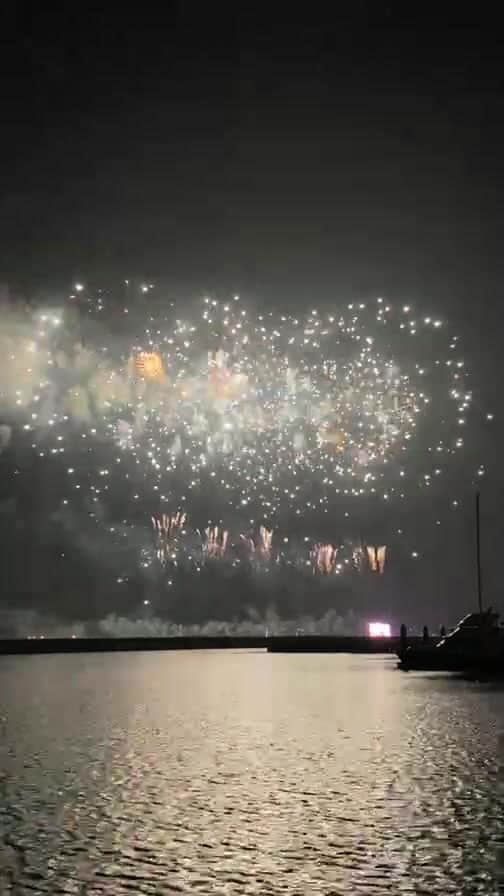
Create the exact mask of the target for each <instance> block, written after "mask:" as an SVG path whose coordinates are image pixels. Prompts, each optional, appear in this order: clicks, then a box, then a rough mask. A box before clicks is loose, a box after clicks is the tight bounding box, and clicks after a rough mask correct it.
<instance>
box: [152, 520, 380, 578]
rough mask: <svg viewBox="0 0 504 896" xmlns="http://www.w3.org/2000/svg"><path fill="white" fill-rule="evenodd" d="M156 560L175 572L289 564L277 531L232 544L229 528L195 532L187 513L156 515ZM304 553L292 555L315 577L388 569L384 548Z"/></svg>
mask: <svg viewBox="0 0 504 896" xmlns="http://www.w3.org/2000/svg"><path fill="white" fill-rule="evenodd" d="M152 527H153V532H154V539H155V546H156V552H155V553H156V558H157V560H158V561H159V562H160V563H161V565H162V566H164V567H167V568H169V569H173V570H174V569H176V568H177V567H178V566H188V565H191V564H192V565H193V566H194V567H195V568H199V569H200V568H201V567H202V566H203V565H204V564H205V563H206V562H208V561H211V560H223V559H227V560H229V561H230V563H231V564H232V565H234V566H237V565H239V564H240V563H243V562H247V563H249V564H251V565H253V566H255V567H256V568H258V569H263V570H267V569H268V568H271V567H272V566H273V565H277V566H278V565H284V564H285V563H287V564H291V560H290V559H289V553H288V551H286V546H285V542H288V539H285V540H283V542H282V543H280V544H277V543H276V542H277V541H278V539H276V541H274V531H273V529H267V528H266V526H260V527H259V530H258V532H257V534H256V535H255V536H254V535H253V534H247V535H244V534H243V533H241V534H240V536H239V539H238V540H237V541H236V542H234V541H233V540H232V539H231V537H230V532H229V530H227V529H224V528H222V527H221V526H218V525H209V526H207V527H205V528H204V529H203V530H201V531H200V530H191V529H190V528H189V527H188V526H187V524H186V514H185V513H181V512H180V511H177V513H174V514H166V513H162V514H159V515H158V516H153V517H152ZM307 541H309V540H308V539H305V550H302V549H300V547H299V546H298V547H297V548H296V551H295V553H294V556H295V558H296V561H295V562H296V565H297V566H298V567H310V569H311V570H312V572H313V573H314V574H318V575H322V576H330V575H339V574H340V573H341V572H342V571H343V570H344V569H345V568H346V567H349V568H350V569H352V570H354V571H357V572H362V571H365V570H369V571H370V572H373V573H383V572H384V569H385V555H386V546H385V545H380V546H378V545H376V546H375V545H357V546H354V545H353V544H352V543H348V542H347V543H346V544H345V543H344V544H341V545H335V544H324V543H321V542H317V543H315V544H314V545H312V546H311V547H310V546H309V545H308V548H307V549H306V542H307Z"/></svg>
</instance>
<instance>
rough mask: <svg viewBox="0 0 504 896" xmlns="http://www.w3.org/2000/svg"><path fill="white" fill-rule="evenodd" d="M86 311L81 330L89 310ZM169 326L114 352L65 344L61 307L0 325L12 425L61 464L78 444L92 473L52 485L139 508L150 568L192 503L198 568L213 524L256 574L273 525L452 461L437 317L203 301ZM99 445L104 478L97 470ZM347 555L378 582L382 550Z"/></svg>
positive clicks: (327, 550) (446, 347)
mask: <svg viewBox="0 0 504 896" xmlns="http://www.w3.org/2000/svg"><path fill="white" fill-rule="evenodd" d="M147 289H148V288H147V287H146V288H145V290H144V291H146V290H147ZM83 291H84V290H83V287H81V286H80V285H79V288H78V292H79V293H82V292H83ZM89 304H90V307H91V309H92V313H93V314H94V315H95V316H96V315H97V314H99V312H100V311H102V310H103V307H104V305H103V300H102V299H101V298H98V299H96V300H94V301H93V302H91V301H90V303H89ZM128 311H129V309H128V308H127V307H124V309H123V312H124V314H127V313H128ZM179 314H180V312H177V310H176V309H173V310H172V309H170V314H169V315H168V316H166V315H164V316H163V314H159V315H157V316H155V315H150V316H149V318H148V321H147V326H146V327H145V329H144V330H143V331H142V332H139V333H136V334H135V335H134V336H133V337H132V338H130V340H129V344H126V343H125V344H124V345H123V346H122V348H121V350H120V351H119V352H118V353H116V354H115V355H114V353H113V351H112V350H111V348H110V345H109V344H107V343H105V344H102V345H97V344H93V345H91V346H90V345H88V344H85V345H84V344H83V343H82V341H79V340H78V339H77V340H76V341H75V342H74V343H72V345H71V346H70V347H69V345H68V340H67V343H66V344H65V341H64V339H62V338H61V333H63V334H64V333H65V327H66V318H65V309H63V311H61V312H51V311H48V312H44V313H38V314H36V315H35V316H34V326H33V333H31V334H30V335H29V336H27V335H26V332H25V330H23V332H20V331H18V329H16V327H14V328H11V330H10V331H8V332H6V333H5V335H4V337H3V340H4V342H5V345H2V346H1V347H2V349H3V350H4V354H5V351H7V353H8V356H9V357H10V358H11V366H10V368H8V370H9V374H8V376H6V375H3V378H2V382H1V383H0V386H1V391H2V393H3V395H2V397H3V401H4V403H5V402H6V401H9V400H10V401H11V403H13V404H14V405H15V406H16V407H17V408H18V409H23V410H24V411H25V412H27V417H25V420H26V422H25V423H24V428H25V430H28V431H29V432H32V433H33V436H34V441H33V447H34V448H35V449H36V450H37V451H38V452H39V454H40V455H41V456H45V455H49V456H52V455H61V454H64V453H65V451H66V452H67V454H68V455H70V456H71V449H70V447H69V445H70V440H71V439H75V438H78V439H80V440H82V441H83V442H84V443H85V447H86V452H87V455H89V454H91V456H92V457H94V458H95V462H94V463H88V464H87V466H86V471H85V475H84V473H82V472H81V471H79V468H78V467H74V466H69V467H68V470H67V473H68V477H69V483H70V486H71V487H72V488H75V489H80V490H81V491H82V490H85V491H86V492H87V497H88V499H89V501H90V502H92V503H95V504H96V503H102V502H106V500H107V495H108V494H109V493H110V490H111V482H112V479H113V478H114V479H115V480H117V479H119V480H122V481H123V482H124V483H125V484H128V485H130V486H131V500H132V501H140V499H142V498H145V497H146V496H147V500H149V498H148V496H149V495H150V496H151V500H152V511H151V516H152V526H153V531H154V538H155V544H156V556H157V559H158V560H159V562H160V563H161V564H163V565H167V564H169V563H170V562H172V561H175V560H176V558H177V556H178V555H179V553H180V550H181V545H182V543H183V542H184V538H185V537H186V535H187V530H186V520H187V517H188V514H191V511H192V504H193V500H196V499H197V500H199V501H200V502H201V501H202V502H203V504H204V505H205V509H207V510H208V511H210V514H208V513H207V515H210V516H211V517H212V518H213V519H214V520H215V519H217V520H219V523H218V524H217V523H215V522H211V521H209V522H208V525H206V526H201V527H199V528H197V527H195V530H194V531H195V532H197V533H198V536H199V539H200V549H201V558H202V560H201V562H205V560H208V559H212V560H214V559H222V558H224V557H225V556H226V555H227V553H228V552H229V550H230V545H231V543H232V542H233V537H234V534H233V535H230V530H229V528H228V526H226V524H222V519H223V518H225V515H226V513H227V514H228V515H229V517H230V519H231V523H232V524H233V525H234V522H235V520H236V519H237V518H238V519H239V523H238V529H237V540H238V541H239V542H240V544H241V548H242V550H244V551H245V553H246V554H247V556H248V557H249V559H250V560H251V561H254V562H256V563H259V564H261V563H262V564H264V565H268V564H270V563H272V562H274V561H275V558H276V559H278V556H279V554H278V553H276V554H275V551H274V550H273V531H274V530H276V529H277V528H278V527H280V528H281V527H282V526H283V527H284V529H285V526H286V525H287V526H288V523H289V520H292V519H295V518H298V519H301V520H313V519H316V518H317V516H320V515H321V514H323V513H326V514H327V513H333V512H335V511H336V512H337V508H338V502H339V501H340V500H342V499H344V500H346V501H353V500H361V499H363V498H364V499H365V498H366V497H369V496H374V497H376V498H377V499H380V500H382V499H383V500H386V501H389V500H393V499H398V500H402V499H404V498H405V497H406V496H407V492H408V489H409V490H411V487H412V486H413V487H414V488H416V487H421V488H427V487H429V486H431V485H432V484H433V482H434V480H435V479H436V478H437V477H439V476H441V475H442V474H443V472H444V466H445V462H446V461H447V460H448V459H449V458H450V456H451V455H453V454H455V453H456V452H457V451H459V449H461V448H462V447H463V444H464V438H463V431H464V428H465V425H466V420H467V415H468V412H469V409H470V405H471V399H472V396H471V392H470V390H469V389H468V387H467V383H466V371H465V365H464V361H463V359H462V358H461V357H460V355H459V352H458V340H457V338H456V337H453V338H451V339H448V340H446V338H445V336H444V332H443V331H444V329H445V328H444V326H443V323H442V321H441V320H440V319H438V318H435V317H433V318H431V317H419V316H418V315H416V314H414V312H413V310H412V308H411V307H410V306H408V305H404V306H402V307H399V308H394V307H392V306H391V305H390V304H389V303H388V302H386V301H385V300H383V299H381V298H379V299H377V300H376V301H374V302H371V303H369V304H364V303H350V304H348V305H347V306H345V307H344V308H342V309H341V310H338V311H336V312H331V313H327V312H326V313H320V312H318V311H317V310H314V309H313V310H311V311H309V312H308V313H307V314H305V315H304V316H296V315H293V314H285V315H283V314H277V313H272V312H271V313H254V314H251V313H250V312H249V311H248V310H247V308H245V307H244V306H243V304H242V303H241V302H240V301H239V299H238V297H235V298H234V299H233V300H232V301H230V302H218V301H217V300H215V299H208V298H207V299H205V300H204V301H203V302H202V306H201V308H200V309H199V311H197V312H196V313H195V314H190V313H188V314H187V315H184V316H182V315H180V316H179ZM426 420H429V421H430V423H431V430H432V431H433V432H434V437H433V440H432V442H430V443H429V444H426V443H425V438H423V439H422V440H421V441H422V457H421V461H420V462H419V451H418V447H417V446H418V433H419V430H420V431H421V429H422V425H423V423H424V421H426ZM432 424H433V425H432ZM104 443H108V444H109V445H110V446H112V448H113V450H114V451H115V452H116V453H115V457H114V459H113V466H112V465H110V464H109V465H107V466H104V465H103V464H102V463H101V462H100V457H101V455H100V446H102V445H103V444H104ZM412 459H414V462H413V461H412ZM214 506H215V507H217V506H218V510H217V511H216V512H215V513H214V512H212V511H213V508H214ZM158 507H161V508H162V511H161V512H160V513H158V512H157V508H158ZM154 508H156V509H154ZM346 515H348V514H346ZM250 532H252V533H253V534H246V533H250ZM254 533H255V534H254ZM233 543H234V542H233ZM349 551H350V553H349V556H348V557H346V558H345V561H344V562H345V563H347V564H348V565H349V566H350V567H351V568H359V567H363V566H366V568H369V569H370V570H372V571H374V572H378V573H382V572H383V570H384V567H385V552H386V548H385V546H383V545H377V546H368V545H360V544H359V545H357V546H356V545H355V544H353V545H351V547H350V549H349ZM235 553H236V552H235ZM238 553H239V552H238ZM342 562H343V561H341V549H340V547H339V546H338V544H332V543H328V542H326V541H323V542H320V541H316V540H314V541H312V543H311V547H309V551H308V557H307V560H306V563H309V564H311V567H312V568H313V570H314V572H316V573H319V574H321V575H330V574H333V573H335V572H339V571H340V569H341V568H342V567H341V563H342Z"/></svg>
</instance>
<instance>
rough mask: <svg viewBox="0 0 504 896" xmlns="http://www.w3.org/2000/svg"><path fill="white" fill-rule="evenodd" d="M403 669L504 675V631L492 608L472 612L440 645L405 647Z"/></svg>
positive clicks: (439, 642)
mask: <svg viewBox="0 0 504 896" xmlns="http://www.w3.org/2000/svg"><path fill="white" fill-rule="evenodd" d="M397 655H398V657H399V660H400V667H401V668H402V669H425V670H430V671H450V672H466V671H471V670H472V669H475V668H481V669H488V670H490V669H491V670H493V671H498V670H500V669H501V668H502V672H503V673H504V629H503V628H502V626H501V625H500V624H499V614H498V613H495V612H494V611H493V610H492V609H491V608H489V609H488V610H486V611H485V612H480V613H469V614H468V615H467V616H465V617H464V618H463V619H461V621H460V622H459V623H458V625H457V626H456V627H455V628H454V629H453V630H452V631H451V632H450V633H449V634H448V635H446V637H444V638H441V640H440V641H438V643H437V644H435V645H432V644H428V643H425V644H420V645H415V646H413V645H410V646H402V647H401V648H400V649H399V650H398V654H397Z"/></svg>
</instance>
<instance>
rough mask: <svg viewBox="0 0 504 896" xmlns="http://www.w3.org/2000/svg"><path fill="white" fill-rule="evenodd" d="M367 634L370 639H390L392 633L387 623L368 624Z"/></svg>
mask: <svg viewBox="0 0 504 896" xmlns="http://www.w3.org/2000/svg"><path fill="white" fill-rule="evenodd" d="M368 634H369V637H370V638H390V637H392V631H391V628H390V623H388V622H368Z"/></svg>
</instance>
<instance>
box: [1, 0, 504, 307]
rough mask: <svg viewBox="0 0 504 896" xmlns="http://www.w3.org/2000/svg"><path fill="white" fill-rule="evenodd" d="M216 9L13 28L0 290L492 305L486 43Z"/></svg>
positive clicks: (62, 19) (496, 176) (486, 31)
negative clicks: (81, 281)
mask: <svg viewBox="0 0 504 896" xmlns="http://www.w3.org/2000/svg"><path fill="white" fill-rule="evenodd" d="M20 6H21V8H22V6H23V5H22V4H21V5H20ZM209 6H212V7H213V5H208V4H207V5H206V6H205V4H195V3H190V2H188V3H183V2H181V3H178V4H173V3H172V4H165V5H164V7H163V12H162V13H161V14H158V16H157V17H156V16H151V15H145V16H144V15H142V10H141V9H135V13H134V15H131V14H127V13H121V15H120V16H117V15H116V14H113V13H103V12H102V11H96V10H95V11H93V9H92V7H93V4H91V10H90V11H89V12H88V10H87V8H86V10H84V9H82V10H81V11H78V12H74V11H73V10H70V9H69V7H68V6H66V7H63V6H62V7H61V9H59V10H57V11H52V12H47V10H43V9H42V8H41V9H40V11H38V12H35V13H30V14H29V15H28V14H25V15H23V13H22V11H21V12H17V11H16V12H10V13H8V14H7V15H6V19H7V21H6V22H5V23H3V26H2V28H1V34H2V38H1V40H2V48H1V66H2V69H3V71H2V79H1V85H2V86H1V90H2V125H3V127H2V133H3V136H2V141H1V143H2V146H1V159H2V167H1V199H0V202H1V204H0V220H1V224H0V227H1V232H0V237H1V249H0V253H1V254H0V275H1V276H2V277H3V278H4V279H8V280H9V281H12V280H16V281H21V282H22V281H28V282H30V283H35V284H37V285H39V284H41V283H44V284H48V283H53V282H54V283H55V284H58V283H59V284H61V283H66V282H67V278H68V277H72V276H74V275H75V273H80V274H81V275H84V274H85V275H87V276H90V275H91V274H92V275H93V276H95V277H100V276H102V277H104V276H106V275H110V276H112V277H113V276H121V277H122V276H126V271H128V272H129V273H130V274H135V273H136V274H138V275H142V274H143V275H146V276H148V277H150V278H158V279H159V278H167V279H169V280H171V281H173V282H174V283H181V284H188V283H191V284H192V283H194V284H195V286H197V287H199V286H213V287H214V288H223V289H233V290H235V289H241V290H254V291H257V293H259V294H261V295H265V294H267V295H268V297H271V298H272V299H273V298H276V299H277V300H286V299H287V300H288V301H297V302H304V300H305V299H306V298H307V297H308V296H309V297H310V299H309V300H310V301H311V298H312V296H313V294H314V293H315V294H316V295H318V296H320V298H321V300H323V299H324V298H325V297H332V296H333V295H334V293H335V292H338V291H341V290H354V291H357V292H362V291H371V292H373V291H376V290H378V291H380V290H381V291H388V292H389V293H390V292H391V291H394V292H396V291H398V292H401V291H405V292H408V293H415V294H417V293H418V294H419V295H422V296H427V297H428V298H429V299H430V298H431V297H432V300H433V302H436V303H437V302H443V303H447V304H448V305H449V306H450V308H451V307H454V308H455V309H457V307H458V306H459V305H460V304H464V305H465V304H467V303H468V302H469V300H474V299H478V300H480V298H481V296H482V294H484V296H485V298H487V299H488V301H489V303H492V301H493V300H496V299H497V296H498V294H499V292H500V283H501V278H502V262H501V251H500V243H501V240H500V236H501V223H502V214H503V213H502V203H501V195H500V180H501V174H502V157H503V153H502V149H503V135H504V130H503V122H502V115H503V106H502V73H503V72H502V63H501V59H500V57H501V55H502V44H501V41H500V40H499V32H498V31H496V30H495V29H493V28H492V23H491V22H486V23H485V24H484V25H483V24H481V23H475V22H474V21H470V20H469V19H466V20H461V21H458V20H457V17H452V16H448V15H447V16H446V19H444V18H443V17H442V13H441V14H440V13H439V12H437V11H436V9H435V8H433V7H431V8H430V10H429V9H426V7H425V6H423V5H419V7H417V9H416V10H413V11H406V12H405V11H404V8H403V5H400V4H389V5H388V6H387V7H385V8H380V9H377V5H376V4H371V3H370V4H367V3H357V4H352V9H351V11H346V12H345V13H342V14H341V15H339V16H338V15H336V14H334V13H333V18H332V19H330V18H329V13H326V16H325V17H324V16H320V17H319V16H317V11H316V10H314V12H313V14H312V15H311V14H310V11H309V10H307V9H306V8H304V9H303V13H302V15H301V14H299V15H297V14H296V13H295V11H294V12H291V13H290V14H287V13H280V12H277V13H275V11H274V9H272V8H271V9H268V10H267V11H264V8H263V11H257V9H258V6H257V5H256V4H248V3H239V4H234V5H232V6H231V5H230V6H229V7H228V8H226V7H225V6H224V5H221V7H220V12H217V13H216V12H214V10H213V8H212V9H209ZM272 6H274V4H273V5H272ZM52 8H53V9H54V7H52ZM259 8H260V7H259ZM205 9H206V11H205ZM4 15H5V14H4ZM467 313H471V314H475V313H476V312H475V311H474V310H473V311H471V312H469V311H468V312H467Z"/></svg>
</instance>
